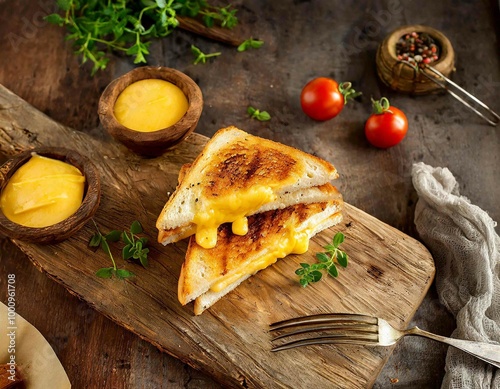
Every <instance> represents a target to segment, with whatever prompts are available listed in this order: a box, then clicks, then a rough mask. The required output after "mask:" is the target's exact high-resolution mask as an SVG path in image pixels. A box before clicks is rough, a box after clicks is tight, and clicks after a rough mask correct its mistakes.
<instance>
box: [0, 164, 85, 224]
mask: <svg viewBox="0 0 500 389" xmlns="http://www.w3.org/2000/svg"><path fill="white" fill-rule="evenodd" d="M84 186H85V177H84V176H83V175H82V173H81V172H80V170H78V169H77V168H76V167H75V166H73V165H70V164H68V163H65V162H62V161H58V160H55V159H51V158H46V157H42V156H40V155H36V154H34V155H33V156H32V157H31V158H30V160H29V161H28V162H26V163H25V164H24V165H22V166H21V167H20V168H19V169H18V170H17V171H16V172H15V173H14V174H13V175H12V177H11V178H10V180H9V181H8V182H7V185H6V186H5V188H4V189H3V191H2V194H1V196H0V207H1V208H2V212H3V214H4V215H5V217H7V218H8V219H9V220H11V221H13V222H14V223H17V224H20V225H23V226H26V227H47V226H51V225H53V224H56V223H59V222H60V221H62V220H64V219H67V218H68V217H69V216H71V215H72V214H74V213H75V212H76V211H77V209H78V208H79V207H80V205H81V203H82V199H83V192H84Z"/></svg>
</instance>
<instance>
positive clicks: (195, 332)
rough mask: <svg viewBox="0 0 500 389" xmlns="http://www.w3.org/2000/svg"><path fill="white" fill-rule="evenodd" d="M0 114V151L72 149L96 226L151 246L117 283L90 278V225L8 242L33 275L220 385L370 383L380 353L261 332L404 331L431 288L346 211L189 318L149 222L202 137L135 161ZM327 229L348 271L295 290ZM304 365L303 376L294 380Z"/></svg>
mask: <svg viewBox="0 0 500 389" xmlns="http://www.w3.org/2000/svg"><path fill="white" fill-rule="evenodd" d="M0 106H2V107H3V110H2V112H1V114H0V151H1V152H2V153H4V154H10V153H12V151H13V150H16V151H17V150H22V151H25V150H27V149H30V148H32V147H33V146H41V145H45V146H50V147H61V146H62V145H67V144H71V145H72V147H73V148H74V149H75V150H78V151H79V152H80V153H82V154H84V155H87V156H88V157H89V158H90V159H91V160H92V161H93V162H94V164H95V165H96V166H98V169H99V171H100V174H101V179H102V200H101V205H100V207H99V210H98V212H97V213H96V215H95V216H94V220H95V222H96V223H97V225H98V226H99V227H100V228H101V229H102V230H103V231H109V230H114V229H120V228H123V226H126V225H130V223H131V222H132V221H133V220H134V219H138V220H139V221H140V222H141V223H142V224H143V226H144V228H145V231H147V236H148V238H149V239H150V242H151V244H150V249H151V251H150V254H149V256H150V262H151V266H150V268H148V269H143V268H142V267H140V266H138V265H136V266H133V265H131V264H127V265H126V268H127V269H129V270H132V271H133V272H134V273H136V275H137V276H136V277H134V278H132V279H129V280H126V281H119V280H109V279H101V278H98V277H96V276H95V274H94V273H95V271H96V269H99V268H100V267H105V266H107V265H109V264H108V263H107V262H109V259H108V258H107V256H106V254H104V253H103V252H101V251H97V252H92V251H90V250H89V249H88V247H87V245H88V241H89V239H90V236H91V235H92V233H93V230H94V226H93V224H92V223H90V222H89V223H87V225H86V226H85V227H84V228H83V229H82V230H81V231H80V232H78V233H77V234H75V235H74V236H73V237H71V238H70V239H68V240H66V241H64V242H61V243H59V244H57V245H36V244H31V243H25V242H21V241H18V240H15V243H16V245H18V247H20V249H21V250H22V251H23V252H24V253H26V254H27V255H28V257H29V258H30V259H31V261H32V262H33V264H35V266H36V267H38V268H39V269H40V270H42V271H44V272H46V273H47V275H48V276H49V277H51V278H53V279H55V280H57V281H58V282H60V283H61V284H62V285H64V286H65V287H66V288H67V289H68V290H69V291H70V292H71V293H73V294H75V295H76V296H78V297H79V298H81V299H82V300H84V301H86V302H87V303H88V304H90V306H92V307H94V308H95V309H97V310H98V311H99V312H101V313H103V314H104V315H106V316H108V317H109V318H111V319H112V320H114V321H115V322H117V323H118V324H120V325H122V326H124V327H125V328H127V329H129V330H131V331H132V332H134V333H136V334H137V335H139V336H140V337H142V338H143V339H146V340H147V341H149V342H151V343H152V344H154V345H155V346H157V347H158V348H159V349H161V350H163V351H166V352H168V353H170V354H172V355H174V356H176V357H177V358H179V359H181V360H182V361H184V362H186V363H188V364H190V365H191V366H193V367H196V368H198V369H202V370H204V371H206V372H209V373H210V374H211V375H213V377H214V378H215V379H217V380H218V381H220V382H224V383H225V384H226V385H229V386H233V387H252V388H259V387H272V386H275V387H286V388H293V387H306V386H307V384H308V382H311V381H312V380H315V381H316V382H317V383H318V384H319V385H321V386H322V387H326V386H327V385H329V383H332V382H335V384H336V385H339V386H340V387H344V388H362V387H366V386H367V385H372V384H373V381H374V380H375V379H376V377H377V373H378V372H379V371H380V369H381V368H382V366H383V364H384V362H385V361H386V359H387V357H388V355H389V351H390V349H382V350H381V349H379V348H366V347H355V346H338V347H331V346H324V347H321V346H319V347H310V348H307V349H300V350H293V351H287V352H280V353H271V352H270V351H269V349H270V336H269V333H268V325H269V324H270V323H272V322H275V321H279V320H283V319H286V318H290V317H295V316H301V315H307V314H315V313H320V312H361V313H367V314H371V315H375V316H380V317H383V318H384V319H387V320H388V321H390V322H391V323H392V324H394V325H396V326H397V327H401V328H403V327H406V326H407V324H408V322H409V320H410V319H411V317H412V316H413V314H414V312H415V311H416V309H417V308H418V306H419V305H420V303H421V301H422V299H423V297H424V296H425V294H426V293H427V290H428V288H429V287H430V284H431V282H432V279H433V276H434V263H433V260H432V257H431V256H430V254H429V252H428V251H427V250H426V249H425V247H423V246H422V245H421V244H420V243H419V242H417V241H416V240H414V239H413V238H410V237H409V236H407V235H405V234H403V233H402V232H400V231H398V230H396V229H394V228H393V227H390V226H388V225H387V224H385V223H382V222H380V221H378V220H377V219H375V218H373V217H371V216H369V215H368V214H366V213H364V212H363V211H360V210H358V209H357V208H355V207H352V206H349V205H348V204H346V205H345V220H344V221H343V223H342V225H341V226H336V227H334V228H333V229H329V230H325V231H324V232H322V233H320V234H318V235H317V236H316V237H315V238H313V239H312V242H311V244H310V250H309V253H308V254H307V255H303V256H292V257H289V258H287V259H285V260H282V261H280V262H279V263H278V264H277V265H275V266H272V267H271V268H269V269H266V270H265V271H262V272H260V273H259V274H258V275H257V276H255V277H253V278H252V279H251V280H250V281H248V282H246V283H244V284H243V285H241V286H240V287H239V288H237V290H236V291H235V292H233V293H231V294H230V295H228V296H227V297H226V298H224V299H223V300H222V301H221V302H219V303H218V304H216V305H215V306H214V307H213V308H211V309H209V310H208V311H207V312H206V313H205V314H203V315H201V316H199V317H194V316H193V314H192V307H191V306H187V307H182V306H181V305H180V304H179V302H178V300H177V280H178V277H179V272H180V266H181V264H182V262H183V261H184V254H185V250H186V243H185V242H180V243H178V244H174V245H168V246H166V247H163V246H162V245H159V244H157V243H155V234H156V230H155V227H154V224H155V222H156V218H157V216H158V214H159V213H160V211H161V209H162V206H163V205H164V202H165V201H166V198H167V196H166V194H167V192H172V191H173V190H174V189H175V186H176V183H177V175H178V172H179V169H180V167H181V166H182V165H183V164H184V163H187V162H191V161H193V160H194V158H195V157H196V156H197V155H198V154H199V153H200V151H201V149H202V147H203V145H204V143H205V142H206V141H207V138H206V137H204V136H201V135H198V134H193V135H192V136H190V137H188V138H187V139H186V140H185V141H184V142H183V143H181V144H180V145H179V146H177V147H175V148H173V149H172V150H170V151H168V152H167V153H165V154H164V155H163V156H162V157H159V158H154V159H143V158H140V157H138V156H137V155H135V154H132V153H130V151H129V150H128V149H127V148H125V147H124V146H122V145H118V144H116V143H115V142H112V141H111V142H102V141H98V140H95V139H93V138H91V137H89V136H88V135H85V134H82V133H77V132H74V131H72V130H71V129H68V128H65V127H63V126H61V125H59V124H57V123H55V122H54V121H52V120H51V119H49V118H48V117H46V116H45V115H43V114H41V113H40V112H38V111H37V110H35V109H34V108H33V107H31V106H30V105H28V104H27V103H25V102H24V101H22V100H21V99H20V98H18V97H17V96H15V95H14V94H12V93H11V92H10V91H8V90H7V89H5V88H3V87H0ZM27 134H31V136H27ZM34 139H36V140H34ZM337 230H342V231H343V232H344V234H345V235H346V236H347V242H346V243H345V244H344V249H345V250H346V251H347V252H348V253H349V255H350V258H351V261H350V265H349V267H348V268H347V270H346V271H341V275H340V277H339V278H338V280H335V281H334V280H328V281H325V282H321V283H319V284H317V285H314V286H311V287H308V288H307V289H303V288H301V287H300V286H299V284H298V282H297V279H296V277H295V275H294V270H295V269H296V268H297V267H298V265H299V263H300V262H303V261H306V262H311V261H313V260H314V253H315V252H318V251H321V247H322V246H324V245H325V244H327V243H328V242H329V241H330V240H331V237H332V236H333V235H334V233H335V231H337ZM118 253H119V252H118ZM118 253H117V252H116V251H115V256H117V257H118V255H116V254H118ZM360 285H361V286H362V287H359V286H360ZM357 286H358V287H357ZM308 364H309V365H310V366H311V367H313V368H310V369H307V370H305V371H304V372H302V373H301V374H300V375H298V376H297V375H296V372H297V371H298V370H300V369H301V367H302V366H306V365H308Z"/></svg>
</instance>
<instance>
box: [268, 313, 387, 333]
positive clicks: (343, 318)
mask: <svg viewBox="0 0 500 389" xmlns="http://www.w3.org/2000/svg"><path fill="white" fill-rule="evenodd" d="M335 322H356V323H363V324H377V323H378V319H377V318H376V317H373V316H367V315H359V314H354V313H320V314H318V315H311V316H302V317H297V318H294V319H288V320H282V321H278V322H276V323H272V324H271V325H270V331H276V330H279V329H282V328H287V327H293V326H298V325H301V324H312V323H335Z"/></svg>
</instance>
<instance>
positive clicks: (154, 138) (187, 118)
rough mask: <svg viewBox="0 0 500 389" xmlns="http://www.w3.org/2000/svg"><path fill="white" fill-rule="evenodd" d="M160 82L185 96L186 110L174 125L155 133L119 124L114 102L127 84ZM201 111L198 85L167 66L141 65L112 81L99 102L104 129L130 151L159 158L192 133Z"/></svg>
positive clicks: (201, 101)
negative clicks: (175, 88) (135, 129)
mask: <svg viewBox="0 0 500 389" xmlns="http://www.w3.org/2000/svg"><path fill="white" fill-rule="evenodd" d="M151 78H153V79H160V80H165V81H169V82H171V83H172V84H174V85H176V86H178V87H179V88H180V89H181V90H182V91H183V92H184V94H185V95H186V97H187V99H188V103H189V107H188V110H187V112H186V113H185V114H184V116H183V117H182V118H181V119H180V120H179V121H178V122H177V123H175V124H174V125H172V126H170V127H167V128H163V129H161V130H158V131H152V132H141V131H134V130H131V129H129V128H127V127H125V126H123V125H122V124H121V123H119V122H118V120H117V119H116V117H115V114H114V106H115V102H116V99H117V98H118V96H119V95H120V93H122V92H123V90H124V89H125V88H126V87H127V86H129V85H130V84H132V83H134V82H137V81H140V80H145V79H151ZM202 109H203V96H202V93H201V90H200V88H199V87H198V85H197V84H196V83H195V82H194V81H193V80H192V79H191V78H190V77H188V76H187V75H186V74H184V73H182V72H180V71H178V70H175V69H171V68H166V67H151V66H143V67H139V68H136V69H134V70H132V71H130V72H128V73H126V74H124V75H123V76H121V77H119V78H117V79H116V80H114V81H112V82H111V83H110V84H109V85H108V86H107V87H106V89H105V90H104V92H103V94H102V95H101V98H100V100H99V118H100V120H101V123H102V125H103V127H104V128H106V130H107V131H108V132H109V133H110V134H111V136H113V137H114V138H115V139H117V140H119V141H120V142H122V143H123V144H124V145H125V146H127V147H128V148H129V149H130V150H132V151H134V152H135V153H137V154H140V155H145V156H158V155H161V154H163V153H164V152H165V151H166V150H168V149H169V148H171V147H173V146H175V145H176V144H178V143H180V142H181V141H182V140H184V139H185V138H186V137H187V136H188V135H189V134H191V133H192V132H193V131H194V129H195V128H196V125H197V124H198V120H199V119H200V116H201V111H202Z"/></svg>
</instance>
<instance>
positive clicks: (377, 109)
mask: <svg viewBox="0 0 500 389" xmlns="http://www.w3.org/2000/svg"><path fill="white" fill-rule="evenodd" d="M372 106H373V113H374V114H375V115H381V114H383V113H386V112H388V113H392V111H391V110H390V109H389V108H390V107H391V104H390V103H389V100H388V99H387V98H386V97H382V98H381V99H380V100H374V99H373V98H372Z"/></svg>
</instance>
